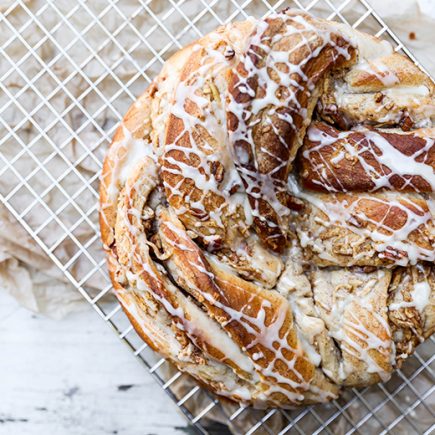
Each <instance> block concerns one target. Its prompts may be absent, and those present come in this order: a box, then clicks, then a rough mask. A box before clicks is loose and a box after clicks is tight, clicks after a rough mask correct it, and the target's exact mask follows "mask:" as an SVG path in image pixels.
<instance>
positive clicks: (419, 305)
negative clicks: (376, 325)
mask: <svg viewBox="0 0 435 435" xmlns="http://www.w3.org/2000/svg"><path fill="white" fill-rule="evenodd" d="M410 296H411V301H409V302H407V301H405V300H403V295H402V296H401V298H402V300H400V301H399V302H394V303H392V304H390V307H389V309H390V310H391V311H393V310H400V309H401V308H415V309H416V310H417V311H419V312H420V313H423V312H424V310H425V309H426V307H427V306H428V305H429V301H430V296H431V288H430V285H429V283H428V282H427V281H420V282H416V283H414V285H413V288H412V290H411V292H410Z"/></svg>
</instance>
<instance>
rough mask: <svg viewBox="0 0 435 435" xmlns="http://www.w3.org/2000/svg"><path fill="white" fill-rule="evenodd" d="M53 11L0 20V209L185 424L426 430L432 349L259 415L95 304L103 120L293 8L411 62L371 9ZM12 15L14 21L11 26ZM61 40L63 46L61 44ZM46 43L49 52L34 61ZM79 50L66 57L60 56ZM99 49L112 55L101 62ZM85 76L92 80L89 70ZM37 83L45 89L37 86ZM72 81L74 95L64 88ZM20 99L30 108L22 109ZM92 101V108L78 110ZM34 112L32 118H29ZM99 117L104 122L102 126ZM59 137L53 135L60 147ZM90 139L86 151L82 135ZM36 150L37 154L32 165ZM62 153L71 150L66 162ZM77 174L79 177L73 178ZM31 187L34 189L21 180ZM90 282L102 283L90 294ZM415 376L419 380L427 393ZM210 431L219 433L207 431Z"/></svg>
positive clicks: (267, 429)
mask: <svg viewBox="0 0 435 435" xmlns="http://www.w3.org/2000/svg"><path fill="white" fill-rule="evenodd" d="M70 3H71V2H70ZM131 3H134V6H132V5H131ZM59 4H62V2H55V1H53V0H51V1H44V2H40V3H38V2H31V3H27V2H26V1H16V2H13V3H12V4H11V5H10V7H9V8H8V9H7V10H5V11H3V13H2V14H0V31H2V32H3V31H5V32H7V34H9V35H10V37H8V39H7V40H6V41H3V43H2V45H1V46H0V56H1V62H2V63H3V65H2V68H1V69H0V75H1V77H0V88H1V91H2V92H3V93H4V95H5V96H6V100H3V102H4V103H5V104H3V105H2V106H1V107H0V122H1V124H0V127H1V128H2V129H3V130H4V131H5V132H6V134H5V135H3V136H2V137H0V162H1V163H0V180H1V179H2V178H3V179H4V180H5V179H6V178H8V180H10V182H9V183H8V188H7V189H6V188H5V189H2V191H0V199H1V201H2V203H3V204H4V205H5V206H6V208H7V209H8V210H9V211H10V213H12V215H13V216H14V217H15V218H16V219H17V220H18V221H19V223H20V224H21V225H22V226H23V227H24V228H25V229H26V230H27V231H28V233H29V234H30V235H31V237H32V238H33V239H34V240H35V241H36V242H37V244H38V245H39V246H40V247H41V248H42V249H43V251H44V252H45V253H46V254H47V255H48V256H49V257H50V259H51V260H52V261H53V262H54V263H55V264H56V265H57V267H58V268H59V269H60V270H61V271H62V273H63V274H64V276H65V277H66V278H67V279H68V281H70V282H71V283H72V285H73V286H74V287H75V288H77V290H78V291H80V293H81V294H82V295H83V297H84V298H85V299H86V300H87V301H88V302H89V304H91V305H92V307H93V308H94V309H95V310H96V311H97V312H98V314H99V315H100V316H101V317H102V318H103V320H104V321H105V322H107V323H108V324H109V325H111V326H112V327H113V329H114V331H115V332H116V334H117V335H118V336H119V337H120V338H121V339H122V340H123V341H124V342H125V343H126V344H127V345H129V346H130V348H131V349H132V351H133V353H134V355H135V356H137V357H138V358H140V360H141V361H142V362H143V363H144V365H145V366H146V367H147V369H148V370H149V372H150V373H151V374H152V375H153V376H154V378H155V379H156V381H157V382H158V383H159V384H160V385H161V386H162V388H163V389H164V390H165V391H166V392H167V393H168V394H169V395H170V396H171V398H172V399H173V400H174V402H175V403H176V404H177V405H178V407H179V408H180V409H181V410H182V411H183V413H184V414H185V415H186V417H187V418H188V419H189V421H190V422H191V423H192V425H193V426H194V427H195V428H196V429H197V430H198V431H199V432H200V433H209V432H208V431H209V430H210V431H214V432H216V431H217V432H218V433H227V432H228V431H229V429H228V427H230V428H231V430H232V431H233V432H238V433H242V432H243V433H247V434H253V433H255V434H260V433H269V434H271V433H280V434H284V433H290V432H291V433H300V434H303V433H314V434H317V433H348V434H351V433H364V432H369V433H430V432H431V431H432V430H434V428H435V423H434V422H435V415H434V410H433V407H432V406H431V404H430V400H431V399H432V400H433V399H434V396H435V395H434V394H433V393H434V389H435V386H434V385H433V384H434V383H433V379H434V373H433V365H434V359H435V356H434V353H435V352H434V350H435V346H434V343H435V342H434V341H433V340H429V341H428V342H427V343H425V344H424V345H422V346H421V347H420V348H419V350H418V352H416V353H415V355H414V356H413V357H412V358H410V360H409V361H407V363H406V364H405V365H404V367H403V369H402V370H399V371H397V373H395V374H394V376H393V378H392V379H391V380H390V381H389V382H388V383H386V384H383V385H377V386H373V387H370V388H365V389H362V390H356V389H353V390H349V391H348V392H346V393H345V395H344V396H343V397H342V398H340V399H339V400H337V401H334V402H333V403H332V404H328V405H322V406H311V407H306V408H303V409H299V410H295V411H283V410H269V411H264V412H263V411H253V410H250V409H248V408H243V407H240V406H239V405H234V404H233V405H231V404H228V403H222V402H220V401H219V400H218V399H217V398H216V397H214V396H213V395H211V394H209V393H207V392H206V391H204V390H202V389H201V388H200V387H199V386H197V385H196V384H195V383H194V382H193V381H192V380H191V379H190V378H188V377H187V375H185V374H182V373H180V372H178V371H176V370H175V369H174V368H172V367H170V366H169V363H167V362H166V361H165V360H163V359H160V358H159V357H158V356H156V355H155V354H154V353H153V352H151V350H150V349H149V348H147V346H146V345H145V344H144V343H143V342H142V341H141V340H140V338H139V337H138V336H137V335H136V333H135V331H134V330H133V328H132V327H131V325H130V324H129V323H128V321H127V319H126V317H125V315H124V314H123V312H122V310H121V309H120V306H119V305H118V304H117V303H116V302H114V301H113V299H110V298H107V296H108V295H109V294H110V290H111V285H110V282H109V280H108V277H107V274H106V271H105V260H104V258H103V256H102V252H101V248H100V242H99V230H98V224H97V215H98V206H97V201H98V193H97V192H98V177H99V170H100V168H101V157H102V155H103V151H104V149H105V148H106V146H107V144H108V143H110V138H111V136H112V134H113V132H114V130H115V128H116V123H115V121H119V120H120V119H121V117H122V114H123V113H124V112H125V110H126V108H127V107H128V105H129V104H131V102H132V101H134V100H135V95H138V93H139V92H140V91H141V90H143V89H144V88H145V86H146V84H147V83H149V82H150V80H151V79H152V77H153V76H154V75H155V74H156V73H157V72H158V70H159V69H160V67H161V64H162V63H163V62H164V60H165V59H167V58H168V57H169V56H170V54H172V53H173V52H174V51H175V50H177V49H178V48H179V47H181V46H182V45H184V44H185V43H187V42H189V41H191V40H193V39H195V38H197V37H199V36H201V35H202V34H203V33H206V32H207V31H209V30H211V29H212V28H214V27H215V26H216V25H218V24H221V23H225V22H228V21H230V20H236V19H243V18H244V17H247V16H248V15H255V16H265V15H267V14H269V13H271V12H272V11H274V10H277V9H280V8H283V7H287V6H294V7H298V8H301V9H305V10H307V11H311V12H314V13H315V14H317V15H320V16H322V17H326V18H328V19H335V20H338V21H343V22H346V23H348V24H350V25H352V26H353V27H355V28H358V29H360V30H366V31H367V30H368V31H369V32H371V33H372V34H375V35H376V36H382V37H383V38H385V39H387V40H389V41H390V42H391V43H392V44H393V46H394V47H395V49H396V50H397V51H402V52H404V53H406V54H407V55H408V56H409V57H410V58H411V59H412V60H413V61H414V62H416V63H417V61H416V59H415V58H414V57H413V56H412V55H411V53H410V52H409V51H408V50H407V49H406V48H405V47H404V46H403V44H402V43H401V42H400V41H399V40H398V38H397V37H396V36H395V35H394V34H393V33H392V32H391V30H390V29H389V28H388V27H387V26H386V25H385V23H384V22H383V21H382V19H380V17H379V16H378V15H377V14H376V13H375V11H373V9H372V8H371V7H370V6H369V5H368V4H367V2H366V1H365V0H359V1H357V0H291V1H285V0H275V1H274V0H244V1H237V0H227V1H226V2H224V1H223V0H157V1H153V0H139V1H138V2H128V1H123V0H120V1H117V0H109V1H107V2H104V4H103V5H100V4H99V2H91V1H89V2H87V1H86V0H78V1H75V2H72V3H71V5H69V7H67V8H63V9H62V7H61V6H59ZM97 4H99V5H98V6H97ZM127 4H128V8H126V7H125V6H126V5H127ZM222 5H223V6H222ZM79 13H83V14H86V17H87V20H85V22H82V19H80V20H75V17H76V16H77V14H79ZM16 14H19V15H20V16H21V18H22V19H21V21H19V22H16V21H15V19H14V16H15V15H16ZM111 14H112V15H113V14H115V15H117V18H118V22H119V18H120V19H121V21H120V24H117V26H116V28H115V29H114V28H112V27H111V24H110V20H106V18H107V17H110V16H111ZM48 16H49V17H50V20H48V21H47V20H45V18H46V17H48ZM144 16H145V17H146V18H147V20H148V25H147V26H146V29H143V28H141V27H140V26H139V25H137V24H136V23H137V20H138V19H139V18H140V17H144ZM23 17H24V18H23ZM47 22H48V23H49V24H47ZM95 28H98V31H99V40H98V43H94V42H95V41H94V40H93V38H89V37H88V34H89V32H92V31H94V30H95ZM32 29H37V32H34V33H36V35H32V32H33V30H32ZM65 32H67V34H68V35H69V37H68V40H67V41H65V38H63V39H62V38H61V34H62V33H65ZM126 32H127V33H128V35H129V38H127V39H128V43H126V44H125V46H124V45H123V43H121V42H119V41H122V40H123V39H122V38H121V37H120V36H121V35H123V34H125V33H126ZM17 41H18V42H19V43H20V45H21V51H20V52H19V53H14V52H10V50H9V47H11V45H12V44H13V43H16V42H17ZM47 44H48V45H49V46H50V47H51V52H50V55H49V56H48V57H47V56H45V57H44V56H43V55H42V54H43V49H44V47H45V46H46V45H47ZM78 46H79V48H80V50H81V53H80V56H79V60H77V56H74V53H73V51H74V50H78V49H79V48H78ZM108 50H113V51H114V52H115V55H114V56H112V58H110V61H109V62H108V61H107V51H108ZM138 50H142V51H138ZM75 53H76V52H75ZM103 53H105V54H106V55H105V56H103ZM29 62H32V63H33V64H34V68H33V69H32V70H31V71H32V73H31V74H29V73H28V72H27V71H25V70H24V69H23V66H24V65H26V64H28V63H29ZM64 63H68V66H69V70H68V71H67V73H65V72H62V69H61V68H59V65H62V64H64ZM125 64H128V66H129V68H130V70H131V71H130V73H129V76H128V79H127V80H122V79H121V78H120V73H119V72H120V68H122V67H123V66H124V65H125ZM0 65H1V63H0ZM95 65H97V67H96V69H97V71H98V72H99V74H98V75H97V76H95V74H94V75H92V74H91V73H90V72H89V71H90V70H92V66H94V67H95ZM68 72H69V73H68ZM12 74H14V75H15V76H16V77H18V80H19V82H20V86H16V87H15V86H11V85H10V84H8V77H9V76H10V75H12ZM107 80H109V81H110V86H111V88H110V89H111V90H112V91H113V87H115V91H113V92H110V93H109V94H106V93H105V91H104V89H103V87H102V85H103V84H104V83H105V82H106V81H107ZM47 83H49V84H50V86H49V89H48V90H46V89H45V88H44V86H45V85H46V84H47ZM74 84H76V85H77V86H78V88H79V92H77V91H74V90H73V89H74V86H72V85H74ZM42 85H44V86H42ZM79 85H80V86H79ZM41 87H42V90H41ZM29 93H30V94H31V96H32V104H27V100H26V99H28V98H29V97H28V96H29ZM91 95H93V100H92V101H94V104H93V105H92V107H88V105H87V98H89V97H90V96H91ZM59 96H61V97H62V98H64V99H66V100H67V101H68V103H65V105H64V106H63V107H62V110H58V108H57V104H56V102H57V100H56V98H57V97H59ZM95 100H97V101H98V104H95ZM12 106H13V107H14V109H15V110H16V112H17V113H19V115H20V118H21V119H19V120H14V122H11V120H10V119H8V116H7V115H6V114H7V113H8V112H7V110H8V108H10V107H12ZM41 113H44V115H43V116H42V115H41V116H39V115H40V114H41ZM47 113H48V114H49V116H47V115H46V114H47ZM107 113H109V115H107ZM102 114H106V115H105V117H104V123H103V124H101V116H102ZM28 129H32V130H33V131H34V132H36V133H35V135H34V136H32V138H31V139H30V140H27V139H26V132H27V131H28ZM60 130H61V131H62V132H63V134H62V135H60V136H59V134H58V132H59V131H60ZM89 132H91V133H92V138H93V140H92V141H91V143H90V142H88V141H87V140H86V137H87V136H86V135H85V133H86V134H88V133H89ZM41 143H43V144H44V147H45V148H44V149H46V151H45V152H44V153H42V154H41V153H40V152H39V147H40V146H41ZM71 144H73V145H74V147H75V149H76V152H75V153H71V152H69V151H68V150H69V147H70V146H71ZM7 147H8V148H7ZM6 149H8V150H9V151H8V152H6V151H5V150H6ZM11 149H13V150H14V151H13V152H12V154H11V153H10V150H11ZM24 160H25V161H26V164H23V161H24ZM86 162H87V163H86ZM85 163H86V165H84V164H85ZM83 166H85V167H86V168H87V170H85V171H83V170H82V168H83ZM35 177H39V178H41V177H42V178H43V179H44V180H45V182H44V183H42V185H39V184H38V183H34V180H35ZM54 199H56V200H54ZM71 216H73V217H71ZM96 280H98V281H99V283H101V282H104V285H102V286H101V285H99V286H95V281H96ZM96 288H98V290H96ZM422 378H424V379H426V380H427V379H430V382H429V385H431V386H430V387H429V388H427V385H428V383H427V382H423V381H422ZM422 385H425V387H424V388H423V387H422ZM209 417H211V418H209ZM212 420H214V421H219V422H220V423H219V425H218V426H216V423H215V424H214V426H213V427H212V428H211V426H210V421H212ZM210 428H211V429H210Z"/></svg>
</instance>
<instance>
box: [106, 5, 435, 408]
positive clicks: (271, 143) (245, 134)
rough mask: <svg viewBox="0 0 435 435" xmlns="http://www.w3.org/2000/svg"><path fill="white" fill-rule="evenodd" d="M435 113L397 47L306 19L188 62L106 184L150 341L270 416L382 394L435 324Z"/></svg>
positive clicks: (123, 142) (241, 26) (167, 76)
mask: <svg viewBox="0 0 435 435" xmlns="http://www.w3.org/2000/svg"><path fill="white" fill-rule="evenodd" d="M433 103H434V100H433V84H432V81H431V80H430V79H429V78H428V77H426V76H425V75H424V74H423V73H421V72H420V71H419V70H418V69H417V68H416V67H415V66H414V65H413V64H412V63H411V62H409V61H408V60H407V59H405V58H404V57H402V56H401V55H399V54H397V53H394V52H393V50H392V48H391V46H390V45H389V44H387V43H386V42H382V41H380V40H378V39H376V38H372V37H370V36H368V35H365V34H362V33H359V32H357V31H355V30H352V29H349V28H347V27H346V26H343V25H341V24H338V23H334V22H328V21H324V20H321V19H316V18H313V17H312V16H310V15H308V14H306V13H302V12H299V11H294V10H285V11H283V12H281V13H277V14H274V15H271V16H270V17H269V18H267V19H265V20H254V19H251V20H248V21H245V22H238V23H233V24H228V25H226V26H223V27H220V28H218V29H217V30H216V31H214V32H212V33H210V34H208V35H207V36H205V37H203V38H201V39H199V40H198V41H196V42H194V43H193V44H191V45H189V46H187V47H185V48H184V49H182V50H180V51H179V52H178V53H176V54H175V55H174V56H173V57H171V58H170V59H169V60H168V61H167V62H166V63H165V65H164V66H163V69H162V71H161V73H160V74H159V76H158V77H157V78H156V79H155V80H154V81H153V82H152V84H151V85H150V87H149V88H148V89H147V90H146V92H145V93H144V94H143V95H142V96H141V97H140V98H139V99H138V100H137V101H136V102H135V103H134V104H133V105H132V106H131V108H130V109H129V111H128V112H127V114H126V115H125V118H124V120H123V122H122V124H121V126H120V127H119V128H118V130H117V131H116V134H115V136H114V138H113V143H112V145H111V147H110V149H109V151H108V153H107V156H106V159H105V161H104V167H103V173H102V181H101V190H100V192H101V194H100V197H101V208H100V225H101V233H102V240H103V243H104V248H105V250H106V252H107V258H108V265H109V272H110V276H111V279H112V282H113V286H114V291H115V294H116V296H117V298H118V300H119V302H120V303H121V305H122V307H123V309H124V311H125V313H126V314H127V316H128V317H129V319H130V321H131V323H132V324H133V326H134V328H135V329H136V331H137V332H138V334H139V335H140V336H141V337H142V338H143V339H144V340H145V341H146V342H147V343H148V344H149V345H150V346H151V347H152V348H153V349H154V350H156V351H158V352H159V353H160V354H161V355H163V356H164V357H165V358H167V359H169V360H170V361H171V362H173V363H174V364H175V365H176V366H177V367H178V368H179V369H180V370H182V371H184V372H187V373H189V374H190V375H192V376H193V377H195V378H196V379H197V380H198V381H199V382H200V383H201V384H203V385H205V386H207V387H208V388H209V389H211V390H212V391H214V392H215V393H217V394H219V395H221V396H224V397H227V398H230V399H232V400H235V401H240V402H243V403H245V404H250V405H252V406H255V407H257V408H266V407H272V406H274V407H275V406H276V407H283V408H289V407H294V406H297V405H305V404H311V403H319V402H327V401H329V400H332V399H334V398H336V397H338V395H339V393H340V389H341V388H342V387H346V386H357V387H358V386H366V385H370V384H372V383H376V382H380V381H385V380H387V379H388V378H389V377H390V376H391V374H392V371H393V370H394V369H395V368H396V367H399V366H400V364H401V363H402V362H403V361H404V360H405V359H406V358H407V357H408V355H410V354H412V352H413V350H414V348H415V347H416V346H417V345H418V344H419V343H420V342H422V341H423V340H424V339H426V338H427V337H429V336H430V335H431V334H432V333H433V332H434V330H435V268H434V261H435V230H434V222H433V213H434V193H433V192H434V188H435V145H434V138H435V134H434V133H435V131H434V130H433V129H432V128H431V126H432V124H431V117H432V115H433V113H434V104H433Z"/></svg>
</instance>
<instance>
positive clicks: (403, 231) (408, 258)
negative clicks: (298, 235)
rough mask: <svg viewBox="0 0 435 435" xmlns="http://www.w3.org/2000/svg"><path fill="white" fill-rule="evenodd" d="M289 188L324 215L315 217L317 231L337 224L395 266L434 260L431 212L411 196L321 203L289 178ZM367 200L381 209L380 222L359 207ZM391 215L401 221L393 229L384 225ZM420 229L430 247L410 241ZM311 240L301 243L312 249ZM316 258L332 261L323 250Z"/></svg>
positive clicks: (355, 197) (361, 196)
mask: <svg viewBox="0 0 435 435" xmlns="http://www.w3.org/2000/svg"><path fill="white" fill-rule="evenodd" d="M289 186H290V189H292V192H293V194H294V195H295V196H298V197H300V198H302V199H304V200H306V201H308V202H309V203H310V204H311V205H313V206H314V207H315V208H317V209H319V210H320V211H322V212H323V213H324V214H325V218H324V219H320V218H319V222H318V223H320V230H322V228H325V227H328V226H331V225H339V226H340V227H342V228H345V229H347V230H349V231H351V232H352V233H354V234H357V235H359V236H361V237H362V238H363V239H370V240H372V241H373V248H374V249H375V250H376V251H377V252H378V255H379V257H380V258H385V257H386V258H388V259H390V260H393V261H394V263H395V264H396V265H402V266H406V265H407V264H416V263H417V262H418V261H421V260H424V261H431V262H433V261H435V247H434V245H433V244H434V240H433V216H432V213H431V211H430V209H429V208H424V207H422V206H421V205H420V204H419V203H418V202H416V201H415V200H413V199H414V197H413V196H412V195H405V194H397V193H393V192H388V193H385V194H383V195H380V196H374V195H366V194H353V195H340V194H331V195H329V196H328V198H327V200H325V198H324V197H323V196H322V195H317V194H314V193H310V192H307V191H303V190H301V189H300V188H299V186H298V185H297V183H296V181H295V180H294V179H293V178H292V177H289ZM367 201H368V202H369V203H370V202H371V203H372V206H373V207H376V206H378V207H384V210H383V214H382V219H381V220H375V219H372V218H370V217H369V216H368V215H367V214H366V213H365V212H364V211H363V210H364V207H363V206H362V204H364V202H367ZM425 205H427V204H426V203H425ZM392 212H396V213H400V214H401V215H402V216H403V218H404V222H403V224H402V225H401V226H400V227H399V228H397V229H393V228H391V227H390V226H389V225H386V224H385V223H384V222H385V220H386V218H387V217H388V216H389V214H390V213H392ZM422 229H426V230H427V231H428V232H429V235H428V236H427V237H428V239H427V240H428V242H429V243H430V248H425V247H424V246H421V245H420V244H418V243H416V242H413V241H412V240H411V236H412V234H413V233H414V232H415V233H419V232H421V231H422ZM315 239H317V237H313V236H309V235H307V234H305V235H304V237H303V238H302V239H301V244H302V245H303V246H308V245H311V246H313V245H314V244H315ZM318 247H320V251H324V248H323V247H322V246H321V245H318ZM320 255H325V256H326V257H325V258H327V259H329V260H332V261H333V262H335V260H334V257H332V256H331V255H330V254H329V253H328V252H327V251H325V252H320Z"/></svg>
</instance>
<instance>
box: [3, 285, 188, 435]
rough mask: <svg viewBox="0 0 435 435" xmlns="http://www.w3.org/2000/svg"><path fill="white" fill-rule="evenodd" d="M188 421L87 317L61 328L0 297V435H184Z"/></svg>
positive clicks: (124, 350)
mask: <svg viewBox="0 0 435 435" xmlns="http://www.w3.org/2000/svg"><path fill="white" fill-rule="evenodd" d="M186 433H191V429H190V428H187V427H186V420H185V419H184V417H183V416H182V414H181V413H180V412H179V411H178V410H177V409H176V407H175V406H174V405H173V403H172V402H171V401H170V399H169V398H168V397H167V396H166V394H165V393H164V392H163V391H162V390H161V389H160V387H159V386H158V385H157V384H156V383H155V381H154V380H153V379H152V378H151V376H150V375H149V374H148V373H147V372H146V371H145V370H144V368H143V366H142V365H141V364H140V363H139V361H138V360H136V359H135V358H134V357H133V356H132V355H131V353H130V352H129V350H128V349H127V347H126V346H124V345H123V344H122V343H120V342H119V340H118V339H117V338H116V336H115V335H114V334H113V332H112V331H111V329H110V328H108V327H107V325H105V324H104V322H103V321H102V320H101V319H100V318H99V317H98V315H96V313H95V312H94V311H93V310H91V309H87V310H86V311H83V312H81V313H76V314H72V315H70V316H68V317H67V318H66V319H64V320H61V321H54V320H49V319H47V318H44V317H41V316H37V315H35V314H32V313H31V312H29V311H27V310H25V309H24V308H21V307H20V306H18V305H17V303H16V302H15V301H14V300H12V299H11V298H10V297H9V296H7V295H6V294H4V293H2V292H1V290H0V434H1V435H21V434H24V435H64V434H66V435H69V434H72V435H91V434H92V435H103V434H104V435H107V434H128V435H130V434H133V435H136V434H137V435H139V434H140V435H147V434H156V435H160V434H161V435H179V434H186Z"/></svg>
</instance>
